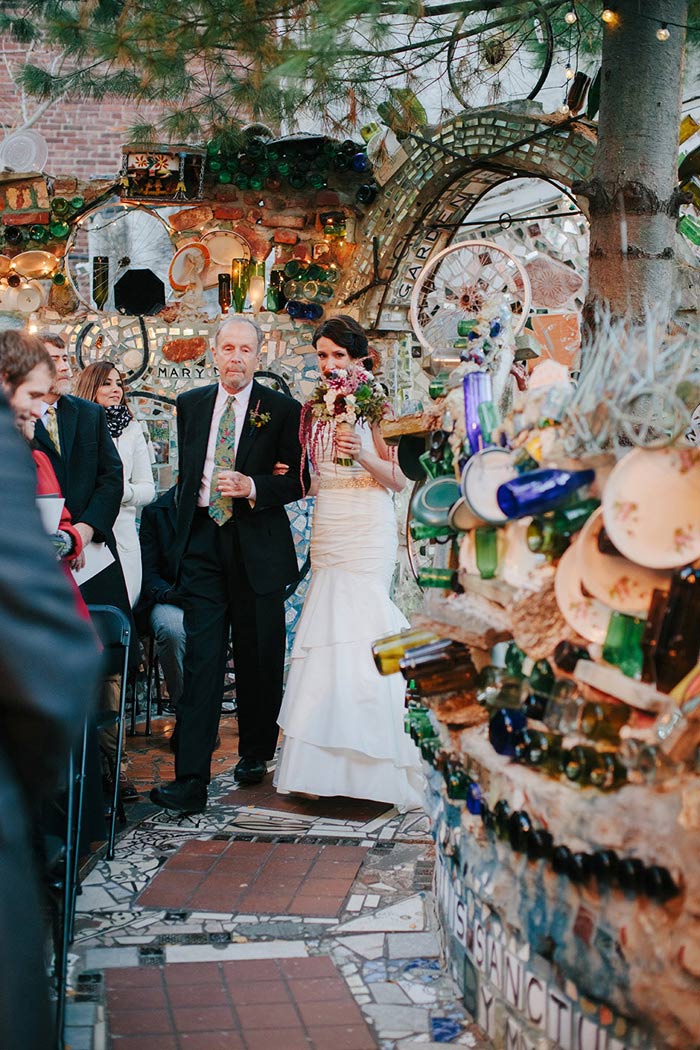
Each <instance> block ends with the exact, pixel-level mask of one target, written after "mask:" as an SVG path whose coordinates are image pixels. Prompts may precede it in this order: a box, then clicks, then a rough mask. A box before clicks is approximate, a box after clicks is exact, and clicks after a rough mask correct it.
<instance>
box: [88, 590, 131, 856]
mask: <svg viewBox="0 0 700 1050" xmlns="http://www.w3.org/2000/svg"><path fill="white" fill-rule="evenodd" d="M88 610H89V612H90V618H91V619H92V622H93V624H94V626H95V630H96V631H97V633H98V635H99V637H100V641H101V642H102V645H103V648H104V653H103V657H104V674H105V676H107V677H108V676H111V675H121V689H120V691H119V710H118V711H102V712H100V714H99V716H98V720H97V727H98V729H107V728H108V727H109V726H114V725H115V726H116V727H117V753H116V757H113V756H111V755H108V756H107V760H108V762H109V765H110V767H111V769H110V772H111V776H112V783H113V797H112V812H111V814H110V824H109V837H108V840H107V860H113V859H114V842H115V839H116V836H117V812H119V819H120V821H121V823H123V824H124V823H126V814H125V813H124V805H123V803H122V800H121V797H120V795H119V772H120V770H121V762H122V746H123V745H122V737H123V727H124V712H125V709H126V687H127V678H128V674H129V644H130V642H131V623H130V621H129V617H128V616H126V614H125V613H123V612H122V611H121V609H117V608H116V606H114V605H88Z"/></svg>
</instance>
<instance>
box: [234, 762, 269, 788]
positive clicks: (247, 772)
mask: <svg viewBox="0 0 700 1050" xmlns="http://www.w3.org/2000/svg"><path fill="white" fill-rule="evenodd" d="M266 773H267V763H266V762H263V760H262V759H261V758H242V759H241V760H240V762H239V763H238V765H237V766H236V768H235V769H234V771H233V775H234V777H235V779H236V780H237V781H238V783H239V784H259V783H260V781H261V780H262V779H263V777H264V776H265V774H266Z"/></svg>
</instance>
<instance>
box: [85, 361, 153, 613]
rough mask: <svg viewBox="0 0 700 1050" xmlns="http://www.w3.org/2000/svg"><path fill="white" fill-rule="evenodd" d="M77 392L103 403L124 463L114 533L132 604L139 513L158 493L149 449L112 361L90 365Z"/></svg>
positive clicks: (137, 574) (137, 584) (137, 577)
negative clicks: (120, 502) (122, 484)
mask: <svg viewBox="0 0 700 1050" xmlns="http://www.w3.org/2000/svg"><path fill="white" fill-rule="evenodd" d="M75 394H76V396H77V397H83V398H85V399H86V400H87V401H96V402H97V404H98V405H102V407H103V408H104V410H105V412H106V414H107V426H108V427H109V432H110V434H111V435H112V439H113V441H114V444H115V445H116V446H117V451H118V452H119V456H120V458H121V461H122V465H123V467H124V492H123V494H122V505H121V509H120V511H119V516H118V518H117V520H116V521H115V523H114V536H115V539H116V541H117V550H118V551H119V560H120V561H121V566H122V572H123V573H124V579H125V581H126V589H127V591H128V592H129V601H130V602H131V606H132V608H133V607H134V606H135V605H136V602H137V601H138V598H139V594H140V591H141V551H140V549H139V537H138V533H137V531H136V515H137V512H138V510H139V508H140V507H145V506H146V504H148V503H152V502H153V500H154V499H155V497H156V489H155V485H154V483H153V470H152V469H151V455H150V450H149V448H148V445H147V444H146V439H145V437H144V434H143V430H142V429H141V425H140V423H139V422H138V420H136V419H134V416H133V414H132V412H131V409H130V408H129V406H128V404H127V402H126V390H125V387H124V381H123V379H122V377H121V375H120V373H119V371H118V370H117V369H116V368H115V367H114V365H113V364H112V362H111V361H98V362H97V363H96V364H93V365H88V366H87V368H86V369H85V370H84V371H83V372H81V373H80V375H79V376H78V381H77V383H76V387H75Z"/></svg>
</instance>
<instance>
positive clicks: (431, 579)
mask: <svg viewBox="0 0 700 1050" xmlns="http://www.w3.org/2000/svg"><path fill="white" fill-rule="evenodd" d="M418 586H419V587H422V588H426V587H435V588H437V589H439V590H443V591H455V592H459V591H460V590H461V589H462V588H461V586H460V583H459V573H457V572H456V571H455V570H454V569H433V568H428V569H419V570H418Z"/></svg>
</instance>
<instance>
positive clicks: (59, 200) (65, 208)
mask: <svg viewBox="0 0 700 1050" xmlns="http://www.w3.org/2000/svg"><path fill="white" fill-rule="evenodd" d="M51 211H52V212H53V213H54V215H59V216H62V215H67V214H68V212H69V211H70V205H69V203H68V201H67V200H66V198H65V197H54V199H53V200H52V201H51Z"/></svg>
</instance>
